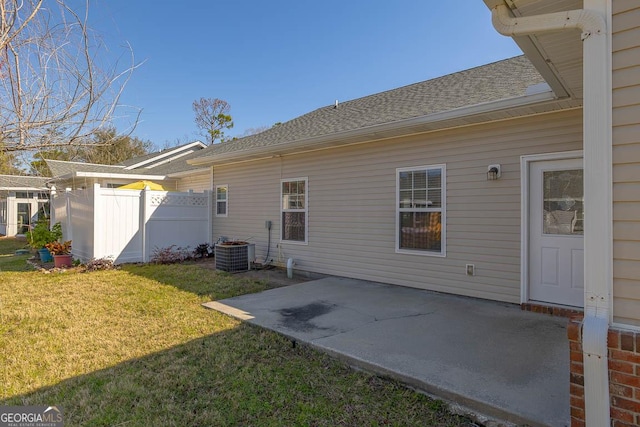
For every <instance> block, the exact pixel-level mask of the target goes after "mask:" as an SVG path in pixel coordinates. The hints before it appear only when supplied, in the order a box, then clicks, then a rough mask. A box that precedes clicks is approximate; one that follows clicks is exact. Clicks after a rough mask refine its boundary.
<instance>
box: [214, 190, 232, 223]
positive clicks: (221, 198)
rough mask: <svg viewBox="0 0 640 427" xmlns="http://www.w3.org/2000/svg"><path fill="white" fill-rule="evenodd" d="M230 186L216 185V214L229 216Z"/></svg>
mask: <svg viewBox="0 0 640 427" xmlns="http://www.w3.org/2000/svg"><path fill="white" fill-rule="evenodd" d="M228 204H229V186H228V185H216V216H227V210H228Z"/></svg>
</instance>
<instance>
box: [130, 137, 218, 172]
mask: <svg viewBox="0 0 640 427" xmlns="http://www.w3.org/2000/svg"><path fill="white" fill-rule="evenodd" d="M195 147H201V148H205V147H206V145H204V143H202V142H200V141H194V142H192V143H190V144H187V145H183V146H180V147H177V148H176V149H175V150H171V151H167V152H166V153H162V154H159V155H157V156H154V157H152V158H150V159H146V160H143V161H141V162H139V163H135V164H133V165H130V166H126V167H125V168H124V169H125V170H131V169H137V168H139V167H142V166H144V165H148V164H149V163H153V162H157V161H158V160H159V159H164V158H165V157H168V159H166V160H164V161H163V162H162V163H159V164H158V165H160V164H164V163H166V162H169V161H171V160H173V159H174V158H178V157H182V156H184V155H187V154H191V153H193V152H194V151H195V150H194V148H195ZM187 150H190V151H187ZM182 151H187V152H185V153H181V152H182ZM176 153H178V155H176ZM158 165H154V166H152V167H155V166H158Z"/></svg>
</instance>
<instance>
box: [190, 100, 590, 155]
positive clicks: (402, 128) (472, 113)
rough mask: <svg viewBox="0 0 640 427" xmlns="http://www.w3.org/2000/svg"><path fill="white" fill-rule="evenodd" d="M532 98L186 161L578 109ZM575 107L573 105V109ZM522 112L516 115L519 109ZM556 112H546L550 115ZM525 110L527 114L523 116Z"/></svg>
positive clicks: (304, 148)
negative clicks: (533, 110)
mask: <svg viewBox="0 0 640 427" xmlns="http://www.w3.org/2000/svg"><path fill="white" fill-rule="evenodd" d="M533 92H535V93H533V94H529V95H524V96H518V97H515V98H508V99H503V100H499V101H491V102H486V103H481V104H476V105H471V106H467V107H461V108H455V109H453V110H448V111H442V112H439V113H434V114H429V115H426V116H420V117H414V118H410V119H405V120H399V121H396V122H390V123H382V124H379V125H374V126H369V127H365V128H360V129H354V130H350V131H345V132H339V133H333V134H329V135H320V136H317V137H312V138H307V139H302V140H297V141H289V142H284V143H282V144H273V145H267V146H264V147H258V148H254V149H250V150H242V151H231V152H228V153H220V154H214V155H211V156H204V157H199V158H194V159H191V160H187V163H189V164H192V165H198V166H200V165H216V164H225V163H234V162H242V161H247V160H256V159H261V158H266V157H272V156H279V155H285V154H291V153H300V152H305V151H314V150H319V149H326V148H331V147H337V146H343V145H349V144H359V143H366V142H372V141H376V140H381V139H386V138H393V137H398V136H404V135H410V134H412V133H423V132H429V131H432V130H440V129H448V128H455V127H459V126H464V125H469V124H478V123H484V122H489V121H492V119H491V118H489V117H488V116H489V115H491V114H492V113H500V112H504V113H505V116H504V118H505V119H506V118H514V117H520V116H523V115H528V114H531V111H530V110H529V108H531V107H536V106H540V107H543V106H545V105H556V104H558V103H560V104H561V107H560V108H564V109H566V108H575V107H579V106H580V105H578V104H576V103H575V101H571V100H565V101H562V100H558V99H557V98H556V96H555V95H554V93H553V92H552V91H550V90H547V91H540V88H535V89H534V90H533ZM574 104H575V105H574ZM520 108H521V109H523V111H522V112H519V111H518V109H520ZM555 109H557V108H555V107H554V108H549V111H551V110H555ZM525 110H526V111H527V112H525Z"/></svg>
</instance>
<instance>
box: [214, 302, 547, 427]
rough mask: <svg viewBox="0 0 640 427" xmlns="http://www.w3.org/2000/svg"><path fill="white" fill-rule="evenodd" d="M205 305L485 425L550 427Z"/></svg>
mask: <svg viewBox="0 0 640 427" xmlns="http://www.w3.org/2000/svg"><path fill="white" fill-rule="evenodd" d="M202 306H203V307H205V308H207V309H210V310H216V311H219V312H221V313H223V314H225V315H227V316H231V317H234V318H236V319H239V320H242V321H243V323H246V324H248V325H250V326H253V327H257V328H261V329H267V330H270V331H273V332H275V333H277V334H280V335H282V336H284V337H286V338H288V339H290V340H291V341H292V342H296V343H298V344H299V345H306V346H309V347H311V348H314V349H316V350H318V351H321V352H323V353H325V354H328V355H330V356H331V357H333V358H335V359H338V360H340V361H341V362H343V363H346V364H347V365H349V366H351V367H352V368H353V369H358V370H362V371H366V372H369V373H372V374H375V375H378V376H380V377H386V378H390V379H393V380H397V381H399V382H401V383H403V384H404V385H406V386H407V387H409V388H411V389H413V390H416V391H417V392H420V393H424V394H426V395H427V396H429V397H431V398H434V399H438V400H442V401H443V402H445V403H446V404H447V405H448V407H449V409H450V410H451V411H452V412H453V413H455V414H458V415H463V416H466V417H468V418H470V419H472V420H473V421H474V422H478V423H481V424H482V425H483V426H485V427H548V426H546V425H544V424H539V423H538V422H536V421H533V420H530V419H526V418H524V417H522V416H520V415H518V414H513V413H511V412H508V411H505V410H503V409H500V408H497V407H495V406H492V405H490V404H487V403H484V402H480V401H477V400H473V399H470V398H468V397H467V396H464V395H461V394H458V393H455V392H452V391H450V390H446V389H443V388H441V387H437V386H434V385H433V384H429V383H427V382H424V381H421V380H418V379H416V378H413V377H410V376H407V375H404V374H402V373H399V372H396V371H392V370H390V369H387V368H385V367H384V366H380V365H378V364H375V363H372V362H369V361H366V360H362V359H359V358H356V357H354V356H352V355H349V354H345V353H341V352H339V351H336V350H334V349H332V348H328V347H325V346H322V345H319V344H316V343H313V342H309V341H301V340H300V339H299V338H297V337H295V336H293V335H289V334H287V333H284V332H282V331H279V330H277V329H275V328H269V327H267V326H262V325H258V324H256V323H252V322H251V321H250V318H249V319H247V316H246V313H244V312H242V311H240V310H237V311H238V312H237V313H235V312H234V310H229V308H228V306H225V305H223V304H218V303H215V302H214V303H204V304H202Z"/></svg>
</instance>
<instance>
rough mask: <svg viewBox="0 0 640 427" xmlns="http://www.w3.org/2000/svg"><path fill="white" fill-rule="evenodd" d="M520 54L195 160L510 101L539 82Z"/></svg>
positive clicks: (329, 111) (305, 119) (314, 115)
mask: <svg viewBox="0 0 640 427" xmlns="http://www.w3.org/2000/svg"><path fill="white" fill-rule="evenodd" d="M543 82H544V80H543V78H542V76H540V74H539V73H538V72H537V71H536V69H535V68H534V66H533V65H532V64H531V62H529V60H528V59H527V58H526V57H525V56H518V57H515V58H510V59H505V60H503V61H498V62H494V63H492V64H488V65H483V66H480V67H476V68H472V69H469V70H465V71H460V72H458V73H453V74H449V75H446V76H443V77H438V78H435V79H432V80H427V81H424V82H420V83H415V84H412V85H408V86H404V87H401V88H398V89H393V90H388V91H386V92H381V93H376V94H373V95H369V96H365V97H363V98H358V99H354V100H351V101H346V102H341V103H339V105H338V107H337V108H336V107H335V105H329V106H326V107H321V108H318V109H317V110H315V111H312V112H310V113H307V114H304V115H302V116H300V117H296V118H294V119H292V120H290V121H288V122H286V123H282V124H280V125H277V126H274V127H272V128H271V129H268V130H266V131H264V132H262V133H259V134H256V135H251V136H248V137H245V138H241V139H238V140H233V141H229V142H223V143H220V144H215V145H213V146H210V147H207V148H206V149H204V150H201V151H200V152H199V156H215V155H216V154H222V153H228V152H235V151H251V150H252V149H254V148H260V147H265V146H269V145H275V144H286V143H288V142H293V141H298V140H304V139H307V138H313V137H318V136H326V135H331V134H335V133H340V132H345V131H351V130H356V129H360V128H365V127H368V126H373V125H379V124H386V123H392V122H395V121H400V120H405V119H410V118H414V117H421V116H426V115H429V114H433V113H439V112H444V111H449V110H452V109H456V108H461V107H466V106H471V105H477V104H481V103H486V102H491V101H498V100H502V99H508V98H513V97H517V96H522V95H525V94H526V90H527V88H528V87H530V86H532V85H536V84H539V83H543Z"/></svg>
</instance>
